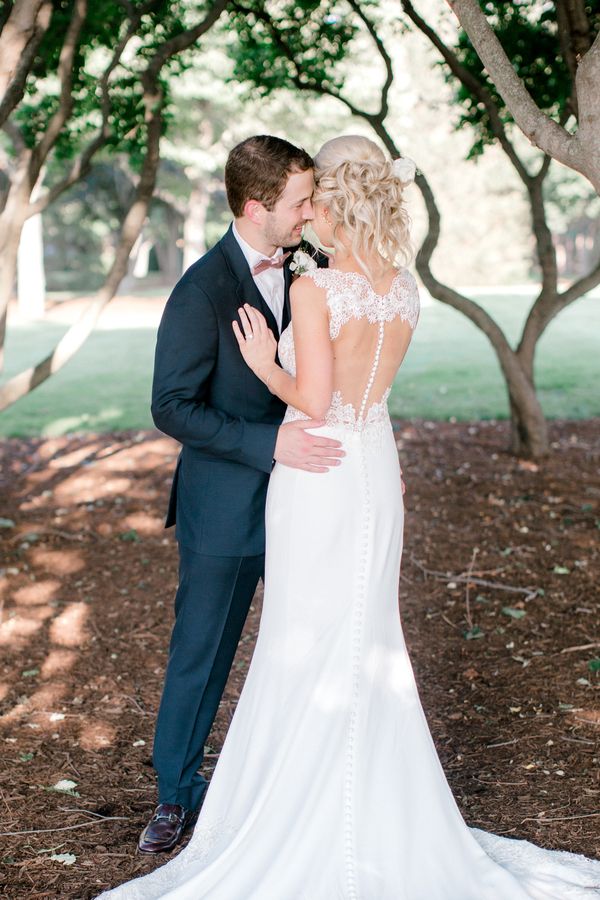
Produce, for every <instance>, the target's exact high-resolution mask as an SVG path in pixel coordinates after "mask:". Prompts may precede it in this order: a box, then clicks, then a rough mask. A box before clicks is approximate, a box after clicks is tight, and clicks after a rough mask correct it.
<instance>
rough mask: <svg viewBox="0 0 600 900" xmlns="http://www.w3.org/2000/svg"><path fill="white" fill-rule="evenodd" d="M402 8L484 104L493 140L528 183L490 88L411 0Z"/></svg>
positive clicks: (526, 174)
mask: <svg viewBox="0 0 600 900" xmlns="http://www.w3.org/2000/svg"><path fill="white" fill-rule="evenodd" d="M401 5H402V8H403V10H404V12H405V13H406V15H407V16H408V18H409V19H410V20H411V22H413V23H414V24H415V25H416V26H417V28H418V29H419V31H421V32H422V33H423V34H424V35H425V37H427V38H428V39H429V41H430V42H431V43H432V44H433V46H434V47H435V48H436V50H437V51H438V52H439V53H440V55H441V56H442V58H443V60H444V62H445V63H446V65H447V66H448V68H449V69H450V71H451V72H452V74H453V75H454V76H455V78H458V80H459V81H460V82H461V84H463V85H464V86H465V87H466V89H467V90H468V91H470V92H471V94H473V95H474V96H475V97H477V99H478V100H479V101H480V103H483V105H484V106H485V110H486V112H487V114H488V116H489V119H490V127H491V129H492V133H493V135H494V137H495V138H497V140H498V143H499V144H500V146H501V147H502V149H503V150H504V152H505V153H506V155H507V156H508V158H509V159H510V161H511V163H512V164H513V166H514V167H515V169H516V170H517V173H518V174H519V177H520V178H521V180H522V181H523V182H524V183H527V180H528V178H529V177H530V175H529V172H528V171H527V168H526V166H525V164H524V163H523V162H522V160H521V158H520V157H519V155H518V154H517V151H516V150H515V148H514V146H513V144H512V142H511V141H510V140H509V138H508V135H507V133H506V128H505V127H504V123H503V121H502V119H501V118H500V113H499V111H498V107H497V105H496V103H495V102H494V98H493V97H492V95H491V94H490V92H489V91H488V89H487V88H486V87H485V85H483V84H482V83H481V82H480V81H479V79H478V78H476V77H475V75H473V74H472V73H471V72H469V70H468V69H467V68H465V66H463V65H462V63H461V62H460V60H459V59H458V57H457V56H456V54H455V53H454V51H453V50H451V49H450V47H448V46H447V45H446V44H445V43H444V42H443V41H442V39H441V38H440V37H439V36H438V34H437V32H435V31H434V30H433V28H432V27H431V26H430V25H429V24H428V23H427V22H426V21H425V19H423V17H422V16H420V15H419V13H418V12H417V11H416V9H415V8H414V6H413V4H412V3H411V2H410V0H401Z"/></svg>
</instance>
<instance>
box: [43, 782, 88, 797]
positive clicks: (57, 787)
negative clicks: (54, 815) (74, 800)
mask: <svg viewBox="0 0 600 900" xmlns="http://www.w3.org/2000/svg"><path fill="white" fill-rule="evenodd" d="M76 787H77V782H76V781H71V779H70V778H61V780H60V781H57V782H56V784H53V785H52V787H49V788H48V790H49V791H56V792H57V793H58V794H70V796H71V797H79V796H80V795H79V794H78V793H77V791H76V790H75V788H76Z"/></svg>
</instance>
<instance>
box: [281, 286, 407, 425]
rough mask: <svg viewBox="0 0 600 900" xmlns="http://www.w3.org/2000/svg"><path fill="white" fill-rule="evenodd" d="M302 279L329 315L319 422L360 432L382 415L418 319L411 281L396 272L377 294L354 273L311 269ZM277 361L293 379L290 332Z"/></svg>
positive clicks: (290, 412)
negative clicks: (328, 366)
mask: <svg viewBox="0 0 600 900" xmlns="http://www.w3.org/2000/svg"><path fill="white" fill-rule="evenodd" d="M306 275H307V277H310V279H311V280H312V281H313V282H314V285H315V287H316V288H317V289H318V290H320V291H323V293H324V295H325V301H326V304H327V309H328V314H329V336H330V338H331V341H332V345H333V394H332V401H331V406H330V409H329V410H328V413H327V415H326V417H325V419H326V421H327V423H328V424H332V425H333V424H335V425H344V426H346V427H352V428H353V429H355V430H361V429H362V428H363V426H364V425H366V424H369V423H371V422H373V421H376V420H377V419H378V418H379V417H380V415H382V414H385V415H387V410H386V401H387V398H388V395H389V392H390V389H391V386H392V383H393V381H394V378H395V376H396V373H397V371H398V369H399V367H400V364H401V363H402V360H403V359H404V355H405V353H406V350H407V349H408V345H409V344H410V340H411V337H412V333H413V331H414V328H415V326H416V324H417V319H418V315H419V299H418V294H417V288H416V283H415V280H414V278H413V277H412V275H411V274H410V273H409V272H407V271H406V270H404V269H402V270H400V271H398V272H397V274H396V275H395V276H394V278H393V280H392V282H391V284H390V285H389V287H388V290H387V291H386V293H384V294H379V293H377V292H376V291H375V290H374V288H373V287H372V285H371V283H370V282H369V280H368V279H367V277H366V276H365V275H362V274H360V273H358V272H342V271H341V270H339V269H315V270H311V271H310V272H307V273H306ZM279 356H280V359H281V362H282V364H283V366H284V368H285V369H287V371H288V372H290V373H291V374H295V359H294V347H293V338H292V334H291V329H289V330H288V332H286V333H284V334H283V335H282V338H281V341H280V344H279ZM300 417H304V414H303V413H300V412H299V411H297V410H291V409H290V410H288V414H287V415H286V419H287V420H288V421H289V419H290V418H300Z"/></svg>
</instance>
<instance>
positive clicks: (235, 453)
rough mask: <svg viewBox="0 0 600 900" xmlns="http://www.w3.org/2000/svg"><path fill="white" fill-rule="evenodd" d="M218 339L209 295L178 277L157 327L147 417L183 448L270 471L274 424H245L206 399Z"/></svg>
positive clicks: (187, 279) (194, 282) (242, 420)
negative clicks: (150, 396) (149, 410)
mask: <svg viewBox="0 0 600 900" xmlns="http://www.w3.org/2000/svg"><path fill="white" fill-rule="evenodd" d="M218 343H219V332H218V325H217V318H216V314H215V311H214V309H213V306H212V304H211V302H210V300H209V298H208V297H207V296H206V294H205V293H204V292H203V291H202V289H201V288H200V286H199V285H198V283H197V282H196V281H195V280H193V279H191V278H189V277H187V278H186V277H185V276H184V278H183V279H182V280H181V281H180V282H179V284H177V285H176V287H175V288H174V290H173V293H172V294H171V296H170V297H169V300H168V301H167V305H166V307H165V311H164V313H163V317H162V320H161V323H160V327H159V329H158V339H157V344H156V356H155V364H154V380H153V384H152V418H153V419H154V423H155V425H156V427H157V428H159V429H160V430H161V431H163V432H164V433H165V434H168V435H171V437H174V438H175V439H176V440H178V441H179V442H180V443H181V444H183V445H185V446H187V447H193V448H195V449H197V450H200V451H203V452H205V453H207V454H208V455H210V456H214V457H217V458H219V459H227V460H231V461H232V462H238V463H241V464H242V465H246V466H251V467H252V468H255V469H259V470H260V471H262V472H267V473H270V472H271V469H272V467H273V454H274V450H275V442H276V440H277V431H278V426H277V425H269V424H263V423H259V422H248V421H246V420H245V419H243V418H241V417H233V416H230V415H228V414H227V413H224V412H222V411H221V410H218V409H215V408H213V407H211V406H209V405H208V404H207V402H206V399H207V395H208V383H209V379H210V374H211V372H212V370H213V367H214V365H215V360H216V358H217V349H218Z"/></svg>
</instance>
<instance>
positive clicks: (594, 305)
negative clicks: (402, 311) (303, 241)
mask: <svg viewBox="0 0 600 900" xmlns="http://www.w3.org/2000/svg"><path fill="white" fill-rule="evenodd" d="M473 296H474V298H475V299H478V300H479V302H481V304H482V305H483V306H484V307H485V308H486V309H487V310H488V311H489V312H490V313H491V314H492V315H493V316H494V318H495V319H496V320H497V321H498V322H499V323H500V324H501V325H502V327H503V328H504V329H505V330H506V332H507V333H508V336H509V338H510V339H511V340H512V341H514V340H515V339H516V337H517V335H518V334H519V331H520V328H521V326H522V323H523V321H524V318H525V315H526V312H527V308H528V306H529V302H530V298H531V295H529V296H525V295H523V294H522V293H519V294H516V293H515V294H513V295H511V294H510V293H509V292H506V293H500V292H498V293H497V294H491V293H489V294H485V295H481V296H479V297H477V296H475V295H473ZM64 330H65V327H64V326H59V325H56V324H53V325H48V324H43V323H34V324H30V325H20V326H16V327H13V328H12V329H10V330H9V335H8V340H7V346H6V355H7V366H6V371H5V373H4V374H3V378H2V380H5V379H6V378H7V377H9V376H10V375H12V374H14V373H15V372H17V371H20V370H21V369H22V368H24V367H25V366H27V365H31V364H32V363H34V362H36V361H38V360H39V359H41V357H42V356H43V354H44V353H45V352H48V351H49V350H50V349H51V347H52V346H53V345H54V343H55V342H56V340H57V339H58V338H59V337H60V335H61V334H62V333H63V332H64ZM155 335H156V329H155V327H136V328H123V329H121V328H119V329H112V330H103V329H101V330H98V331H96V332H95V333H94V334H93V335H92V336H91V337H90V339H89V340H88V341H87V343H86V344H85V346H84V347H83V348H82V350H81V351H80V352H79V354H78V355H77V356H76V357H75V358H74V359H73V360H72V361H71V362H69V363H68V364H67V365H66V366H65V367H64V368H63V369H62V370H61V371H60V372H58V373H57V374H56V375H55V376H54V377H53V378H51V379H50V380H49V381H47V382H46V383H45V384H43V385H41V387H39V388H37V390H35V391H33V393H32V394H30V395H29V396H28V397H25V398H24V399H23V400H21V401H19V402H18V403H16V404H15V405H14V406H12V407H11V408H10V409H8V410H6V411H5V412H4V413H2V414H0V436H4V437H8V436H23V435H46V436H56V435H61V434H65V433H67V432H74V431H84V430H88V431H89V430H93V431H113V430H119V429H124V428H149V427H151V426H152V420H151V418H150V412H149V402H150V399H149V398H150V384H151V377H152V361H153V353H154V343H155ZM599 335H600V296H599V295H598V294H597V293H596V294H595V295H593V296H588V297H586V298H584V299H583V300H580V301H578V302H577V303H575V304H574V305H573V306H572V307H570V308H568V309H567V310H565V311H564V312H563V313H562V314H561V315H560V316H559V317H558V318H557V319H555V320H554V321H553V322H552V323H551V324H550V326H549V328H548V329H547V331H546V333H545V334H544V336H543V338H542V340H541V341H540V343H539V345H538V353H537V361H536V380H537V385H538V389H539V395H540V398H541V401H542V405H543V408H544V411H545V413H546V415H547V416H549V417H550V418H573V419H577V418H589V417H591V416H600V390H599V389H598V385H599V384H600V341H599V337H598V336H599ZM0 383H1V382H0ZM390 409H391V411H392V413H393V414H394V415H397V416H401V417H403V418H409V417H420V418H431V419H449V418H451V417H455V418H456V419H489V418H505V417H506V415H507V402H506V394H505V389H504V385H503V381H502V377H501V374H500V369H499V366H498V363H497V362H496V357H495V355H494V354H493V352H492V350H491V348H490V345H489V343H488V341H487V339H486V338H485V337H484V336H483V334H482V333H481V332H480V331H479V330H478V329H477V328H475V326H474V325H472V324H471V323H470V322H469V320H468V319H466V318H465V316H463V315H461V314H460V313H458V312H456V311H455V310H453V309H451V308H450V307H448V306H445V305H444V304H442V303H438V302H437V301H433V302H431V303H429V304H427V305H425V306H424V307H423V309H422V312H421V319H420V322H419V327H418V328H417V331H416V333H415V337H414V339H413V342H412V345H411V347H410V349H409V351H408V354H407V356H406V359H405V362H404V365H403V366H402V369H401V372H400V374H399V375H398V378H397V379H396V383H395V385H394V388H393V391H392V396H391V401H390Z"/></svg>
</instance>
